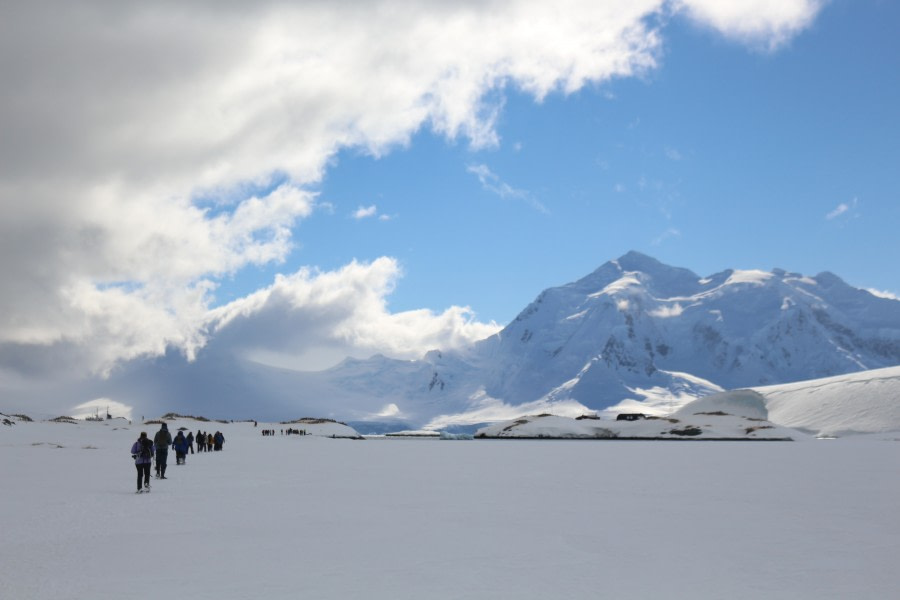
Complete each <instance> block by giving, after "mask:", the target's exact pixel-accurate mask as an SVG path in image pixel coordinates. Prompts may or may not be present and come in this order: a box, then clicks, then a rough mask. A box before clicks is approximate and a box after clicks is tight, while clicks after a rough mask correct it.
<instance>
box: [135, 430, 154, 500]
mask: <svg viewBox="0 0 900 600" xmlns="http://www.w3.org/2000/svg"><path fill="white" fill-rule="evenodd" d="M131 458H133V459H134V466H135V467H136V468H137V493H141V492H143V491H144V490H143V489H142V487H141V484H142V483H143V487H146V488H147V491H148V492H149V491H150V463H151V462H152V461H153V442H151V441H150V439H149V438H148V437H147V432H146V431H142V432H141V436H140V437H139V438H138V439H137V441H136V442H135V443H134V444H132V445H131Z"/></svg>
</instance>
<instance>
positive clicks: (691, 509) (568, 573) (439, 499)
mask: <svg viewBox="0 0 900 600" xmlns="http://www.w3.org/2000/svg"><path fill="white" fill-rule="evenodd" d="M10 422H11V423H14V424H12V425H0V455H2V459H0V460H2V464H3V475H4V477H3V479H4V485H3V488H2V491H0V514H2V515H3V520H2V531H3V535H2V543H0V598H4V599H6V598H9V599H20V598H31V599H53V600H67V599H87V598H90V599H100V600H102V599H116V600H119V599H121V598H129V599H142V598H151V597H152V598H159V597H179V598H191V599H195V600H199V599H207V598H209V599H212V598H215V599H218V600H227V599H237V598H241V599H244V598H287V597H306V598H339V599H353V598H366V599H378V598H438V599H440V598H475V599H477V598H491V599H495V598H541V599H547V598H604V597H605V598H653V597H661V598H700V599H704V598H729V599H743V598H746V599H750V598H752V599H758V598H782V599H788V598H789V599H798V598H799V599H804V598H816V599H823V598H834V599H838V598H840V599H846V598H854V599H875V598H878V599H884V598H892V597H896V591H897V589H900V571H898V569H897V568H896V566H897V564H900V544H898V540H900V521H898V519H897V518H896V509H897V506H900V480H898V478H897V473H898V472H900V452H898V451H897V450H898V448H900V446H898V445H897V443H896V442H889V441H874V440H869V439H862V438H847V439H841V440H835V441H808V442H804V443H780V442H771V443H741V442H735V443H714V442H708V443H675V442H583V441H582V442H566V441H529V440H525V441H469V442H462V441H454V442H444V441H440V440H410V439H381V440H373V439H369V440H364V441H356V440H350V439H330V438H327V437H319V436H312V435H311V436H305V437H304V436H281V435H276V436H273V437H262V436H261V435H260V430H261V429H264V428H273V429H276V430H280V429H282V428H283V427H285V426H283V425H279V424H274V425H267V424H264V423H260V424H259V426H258V427H257V428H254V427H253V425H252V424H249V423H233V424H220V423H197V422H194V421H182V422H179V421H175V422H172V423H170V425H169V427H170V429H172V430H175V429H177V428H178V427H179V426H182V425H183V426H186V427H188V428H189V429H190V430H192V431H195V430H196V429H198V428H201V429H204V430H207V429H220V430H221V431H222V432H223V433H224V435H225V437H226V443H225V449H224V451H222V452H214V453H205V454H194V455H189V456H188V458H187V464H186V465H182V466H176V465H171V466H170V467H169V471H168V473H169V478H168V479H167V480H164V481H157V480H153V492H152V493H151V494H142V495H136V494H134V493H133V491H134V485H135V481H134V480H135V469H134V467H133V464H132V460H131V456H130V454H129V449H130V446H131V444H132V442H133V441H134V440H135V439H136V438H137V435H138V433H139V432H140V431H141V430H146V431H148V433H151V434H152V433H153V432H154V431H155V430H156V428H157V427H156V426H139V425H137V424H135V425H128V424H127V423H125V422H121V421H113V422H110V421H107V422H96V423H95V422H79V423H76V424H68V423H49V422H33V423H27V422H19V420H18V419H15V418H12V419H10ZM311 427H312V426H310V427H307V429H311Z"/></svg>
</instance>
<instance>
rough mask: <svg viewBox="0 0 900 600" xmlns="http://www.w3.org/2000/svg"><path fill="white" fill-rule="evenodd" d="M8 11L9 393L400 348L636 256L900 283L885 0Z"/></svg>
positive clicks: (1, 267)
mask: <svg viewBox="0 0 900 600" xmlns="http://www.w3.org/2000/svg"><path fill="white" fill-rule="evenodd" d="M2 11H3V13H2V15H0V56H4V57H6V60H4V61H2V62H0V79H2V80H3V81H4V85H5V89H6V90H11V92H8V93H6V94H3V95H2V96H0V140H2V141H0V211H2V219H0V281H3V287H2V288H0V389H15V390H20V389H33V388H35V386H41V385H43V382H45V381H47V380H48V379H49V378H53V379H59V378H61V377H62V378H65V377H74V378H79V377H101V378H102V377H105V376H108V375H109V374H110V373H112V372H114V371H115V370H116V369H118V368H121V367H122V366H123V365H126V364H127V363H129V362H130V361H133V360H136V359H142V360H143V359H153V358H156V357H160V356H164V355H167V354H169V355H171V354H172V353H174V354H176V355H181V356H182V357H183V359H184V360H194V359H195V358H196V357H197V356H199V355H201V354H203V353H207V354H214V353H215V352H223V353H226V354H230V355H234V356H238V357H242V358H247V359H250V360H255V361H258V362H263V363H267V364H273V365H277V366H281V367H288V368H296V369H306V370H309V369H319V368H323V367H327V366H329V365H331V364H334V363H335V362H337V361H339V360H340V359H341V358H342V357H344V356H356V357H367V356H370V355H372V354H375V353H383V354H385V355H388V356H392V357H396V358H417V357H420V356H421V355H422V354H423V353H424V352H425V351H427V350H429V349H432V348H445V349H452V348H459V347H464V346H466V345H467V344H470V343H472V342H474V341H477V340H479V339H483V338H484V337H486V336H487V335H490V334H491V333H493V332H495V331H497V329H498V327H499V326H502V325H503V324H506V323H507V322H509V321H510V320H511V319H513V318H514V317H515V316H516V314H517V313H518V312H519V311H520V310H522V309H523V308H524V307H525V306H526V305H527V304H528V303H529V302H530V301H531V300H532V299H534V297H535V296H536V295H537V294H539V293H540V292H541V291H542V290H543V289H545V288H547V287H551V286H556V285H561V284H565V283H567V282H570V281H573V280H575V279H578V278H580V277H582V276H584V275H586V274H588V273H590V272H591V271H592V270H594V269H595V268H597V267H598V266H600V265H601V264H602V263H604V262H606V261H608V260H611V259H614V258H616V257H618V256H621V255H622V254H624V253H626V252H628V251H629V250H638V251H641V252H644V253H646V254H649V255H651V256H654V257H656V258H658V259H659V260H661V261H663V262H665V263H668V264H672V265H676V266H681V267H686V268H689V269H692V270H693V271H695V272H696V273H697V274H698V275H709V274H712V273H714V272H717V271H720V270H723V269H726V268H739V269H770V268H773V267H780V268H784V269H788V270H792V271H797V272H801V273H804V274H810V275H814V274H816V273H819V272H821V271H825V270H828V271H832V272H834V273H836V274H838V275H840V276H841V277H843V278H844V279H845V280H846V281H848V282H849V283H850V284H852V285H856V286H859V287H863V288H872V289H876V290H879V291H881V292H887V293H890V294H894V295H896V294H898V293H900V278H898V270H897V268H896V266H895V258H894V257H895V256H898V255H900V247H898V244H900V242H898V241H897V239H898V238H897V236H896V234H895V230H896V228H897V225H898V223H900V182H898V177H900V175H898V173H900V143H898V140H900V119H898V110H897V108H896V107H897V106H900V64H898V63H900V41H898V37H897V36H896V31H897V28H898V25H900V8H898V6H897V4H896V3H892V2H880V1H877V0H863V1H855V2H850V1H849V0H831V1H827V2H825V1H819V0H779V1H776V2H773V1H769V0H604V1H602V2H600V1H596V0H558V2H555V3H546V2H539V1H536V0H508V1H505V2H491V1H490V0H475V1H473V2H469V3H447V2H444V1H443V0H422V1H421V2H416V3H408V2H403V1H402V0H365V1H363V2H359V3H353V4H350V3H307V2H300V3H287V4H285V3H282V2H278V1H275V0H272V1H268V0H260V1H259V2H254V3H252V4H250V5H246V6H243V5H225V6H223V5H222V4H221V3H218V2H214V1H212V0H209V1H202V0H199V1H197V2H193V3H190V4H189V5H179V6H177V7H176V6H174V5H168V4H165V3H158V4H153V5H147V4H146V3H140V2H132V3H129V2H123V3H121V5H120V6H119V8H118V9H117V10H116V11H110V10H109V8H108V5H107V4H106V3H104V2H99V1H97V2H91V1H88V2H84V3H78V4H71V5H61V6H57V7H54V9H53V10H52V11H47V10H45V9H44V8H43V7H42V6H37V5H36V4H35V3H21V4H13V5H10V6H5V7H4V8H3V9H2ZM386 32H390V35H387V34H386Z"/></svg>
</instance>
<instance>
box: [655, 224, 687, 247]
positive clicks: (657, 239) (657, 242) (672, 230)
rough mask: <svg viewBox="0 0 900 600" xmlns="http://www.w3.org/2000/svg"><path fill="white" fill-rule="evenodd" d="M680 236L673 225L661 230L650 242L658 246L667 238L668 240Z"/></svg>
mask: <svg viewBox="0 0 900 600" xmlns="http://www.w3.org/2000/svg"><path fill="white" fill-rule="evenodd" d="M680 237H681V231H680V230H678V229H676V228H674V227H669V228H668V229H666V230H665V231H664V232H662V233H661V234H660V235H658V236H657V237H655V238H654V239H653V240H652V241H651V242H650V243H651V244H652V245H654V246H659V245H661V244H663V243H664V242H666V241H667V240H670V239H672V238H680Z"/></svg>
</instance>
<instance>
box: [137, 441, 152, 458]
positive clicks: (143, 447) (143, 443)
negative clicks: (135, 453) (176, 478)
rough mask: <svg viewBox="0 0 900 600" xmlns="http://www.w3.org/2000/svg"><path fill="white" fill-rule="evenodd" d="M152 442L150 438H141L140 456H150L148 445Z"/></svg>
mask: <svg viewBox="0 0 900 600" xmlns="http://www.w3.org/2000/svg"><path fill="white" fill-rule="evenodd" d="M152 444H153V442H151V441H150V440H141V454H140V456H141V458H150V457H151V456H152V453H151V452H150V446H151V445H152Z"/></svg>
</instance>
